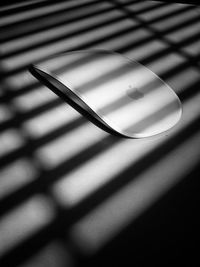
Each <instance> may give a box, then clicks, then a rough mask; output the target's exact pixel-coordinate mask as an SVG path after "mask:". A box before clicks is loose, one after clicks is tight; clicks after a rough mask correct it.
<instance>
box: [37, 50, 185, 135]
mask: <svg viewBox="0 0 200 267" xmlns="http://www.w3.org/2000/svg"><path fill="white" fill-rule="evenodd" d="M32 68H33V70H34V72H36V73H37V74H38V75H39V76H40V77H42V78H43V79H45V80H46V81H48V83H50V84H52V85H53V86H54V87H56V88H57V89H58V90H59V91H60V92H62V94H64V95H66V96H67V97H69V98H70V99H71V100H72V101H73V102H75V103H76V104H77V105H79V106H80V107H81V108H83V109H84V110H86V111H87V112H89V113H90V114H91V115H92V116H94V117H95V118H96V119H98V120H99V121H100V122H101V123H103V124H104V125H106V127H109V128H110V129H112V130H113V131H115V132H117V133H119V134H120V135H123V136H125V137H129V138H142V137H149V136H153V135H156V134H160V133H162V132H165V131H167V130H169V129H170V128H172V127H173V126H174V125H175V124H176V123H177V122H178V121H179V120H180V118H181V114H182V107H181V102H180V100H179V98H178V96H177V95H176V93H175V92H174V91H173V90H172V89H171V88H170V87H169V86H168V85H167V84H166V83H165V82H164V81H163V80H162V79H161V78H159V77H158V76H157V75H156V74H155V73H153V72H152V71H151V70H149V69H148V68H147V67H145V66H144V65H142V64H140V63H139V62H136V61H133V60H130V59H128V58H126V57H124V56H122V55H121V54H119V53H116V52H112V51H107V50H106V51H105V50H83V51H72V52H67V53H62V54H59V55H56V56H54V57H52V58H51V59H49V60H48V62H46V63H43V64H42V63H41V64H36V65H33V66H32Z"/></svg>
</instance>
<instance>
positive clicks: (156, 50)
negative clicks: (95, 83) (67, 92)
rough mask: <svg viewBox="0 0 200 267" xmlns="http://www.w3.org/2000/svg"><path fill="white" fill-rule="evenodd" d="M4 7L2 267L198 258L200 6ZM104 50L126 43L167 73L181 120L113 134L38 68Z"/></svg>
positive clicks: (90, 3)
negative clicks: (44, 80) (144, 131)
mask: <svg viewBox="0 0 200 267" xmlns="http://www.w3.org/2000/svg"><path fill="white" fill-rule="evenodd" d="M0 15H1V20H0V27H1V34H0V39H1V46H0V53H1V62H0V72H1V76H2V81H1V85H0V89H1V90H0V216H1V217H0V237H1V238H0V261H2V265H1V266H6V267H7V266H24V267H29V266H36V267H40V266H49V267H54V266H56V267H63V266H79V265H80V266H84V265H86V266H107V265H110V263H109V261H112V263H113V266H114V265H115V266H127V265H128V262H130V260H131V265H130V266H146V264H147V262H148V264H150V263H152V264H154V265H156V264H158V266H171V262H172V257H173V256H175V257H176V259H177V262H179V260H180V259H184V260H188V261H191V257H189V256H188V257H187V256H186V254H187V253H188V252H189V251H190V252H193V253H194V251H193V247H195V246H196V244H195V242H197V239H196V238H194V236H195V234H196V231H197V229H198V227H197V225H198V224H197V218H196V213H197V210H196V209H197V208H198V204H197V203H198V200H197V198H198V195H197V192H196V191H197V188H198V187H197V180H198V175H199V158H200V157H199V156H200V127H199V126H200V117H199V116H200V108H199V103H200V91H199V86H200V9H199V8H198V7H196V6H194V5H185V4H175V3H170V4H168V3H165V2H159V1H155V2H154V1H138V0H135V1H130V0H124V1H123V0H110V1H95V0H77V1H72V0H71V1H61V0H60V1H57V2H54V1H47V0H35V1H29V2H23V3H21V4H19V3H18V4H13V5H11V6H9V7H6V6H4V7H2V8H1V9H0ZM93 48H98V49H109V50H114V51H117V52H119V53H121V54H123V55H125V56H127V57H129V58H131V59H134V60H137V61H139V62H140V63H142V64H144V65H145V66H147V67H148V68H149V69H150V70H152V71H154V72H155V73H156V74H157V75H159V76H160V77H161V78H162V79H163V80H164V81H165V82H167V83H168V84H169V85H170V86H171V87H172V88H173V90H174V91H175V92H176V93H177V95H178V96H179V98H180V100H181V102H182V105H183V115H182V118H181V120H180V122H179V123H178V124H177V125H176V126H175V127H173V128H172V129H171V130H169V131H167V132H166V133H164V134H162V135H160V136H155V137H151V138H144V139H126V138H122V137H119V136H114V135H112V134H110V133H107V132H105V131H104V130H102V129H100V128H99V127H97V126H96V125H94V124H93V123H92V122H90V121H88V120H87V118H85V117H84V116H82V115H81V114H80V113H79V112H77V111H76V110H75V109H74V108H73V107H71V106H70V105H68V104H67V103H65V102H64V101H63V100H62V99H60V98H59V97H58V96H57V95H55V94H54V93H53V92H52V91H51V90H49V88H47V87H46V86H44V85H42V84H41V83H39V81H38V80H37V79H36V78H35V77H33V76H32V75H31V73H30V72H29V70H28V68H29V66H30V64H32V63H39V62H43V61H45V60H48V58H49V57H50V56H51V55H54V54H56V53H60V52H65V51H71V50H81V49H93ZM63 65H64V62H62V61H61V62H58V66H56V67H58V68H59V67H62V66H63ZM158 254H159V255H161V256H162V258H164V259H165V260H164V262H163V261H162V262H160V260H159V258H158V257H157V256H158ZM194 257H195V253H194V255H193V257H192V259H193V258H194ZM147 259H148V261H147ZM13 261H14V262H15V265H13ZM190 263H191V262H190ZM176 266H178V265H176ZM190 266H193V265H190Z"/></svg>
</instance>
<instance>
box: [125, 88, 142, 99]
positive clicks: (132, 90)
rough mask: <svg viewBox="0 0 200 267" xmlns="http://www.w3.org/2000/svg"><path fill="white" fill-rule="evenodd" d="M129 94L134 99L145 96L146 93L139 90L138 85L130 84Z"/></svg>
mask: <svg viewBox="0 0 200 267" xmlns="http://www.w3.org/2000/svg"><path fill="white" fill-rule="evenodd" d="M127 95H128V96H129V97H130V98H132V99H134V100H138V99H140V98H142V97H144V94H143V93H142V92H141V91H139V90H138V88H137V87H133V86H131V85H129V87H128V90H127Z"/></svg>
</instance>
